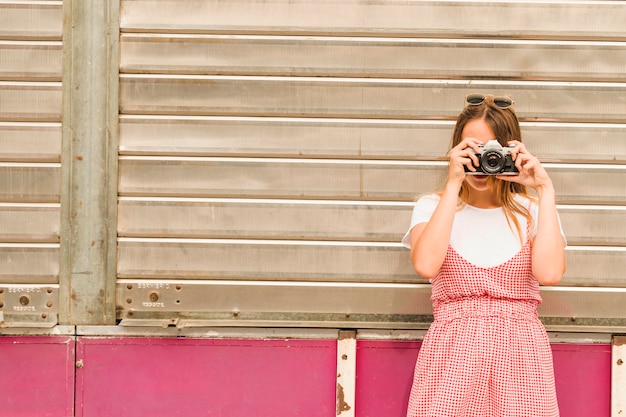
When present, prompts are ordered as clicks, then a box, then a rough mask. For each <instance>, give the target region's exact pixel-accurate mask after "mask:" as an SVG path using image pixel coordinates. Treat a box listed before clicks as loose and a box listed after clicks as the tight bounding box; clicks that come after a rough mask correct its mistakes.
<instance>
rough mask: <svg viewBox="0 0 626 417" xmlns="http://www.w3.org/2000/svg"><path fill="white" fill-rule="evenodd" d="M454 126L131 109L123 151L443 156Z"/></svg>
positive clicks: (125, 118)
mask: <svg viewBox="0 0 626 417" xmlns="http://www.w3.org/2000/svg"><path fill="white" fill-rule="evenodd" d="M453 126H454V125H453V122H451V121H424V120H358V119H316V118H273V117H213V116H198V117H194V116H133V115H125V116H122V117H120V154H121V155H141V154H146V155H238V156H245V155H248V156H254V155H264V156H314V157H330V158H336V157H349V158H371V157H382V158H394V159H412V158H415V157H421V158H438V157H442V156H443V155H444V154H445V153H446V152H447V149H448V145H449V142H450V136H451V132H452V129H453ZM625 129H626V128H625ZM625 142H626V141H625ZM625 154H626V152H625Z"/></svg>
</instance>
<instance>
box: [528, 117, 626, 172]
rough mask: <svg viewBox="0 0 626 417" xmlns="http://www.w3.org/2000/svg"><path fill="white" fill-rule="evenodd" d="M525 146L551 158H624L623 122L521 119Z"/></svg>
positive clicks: (574, 159) (624, 138)
mask: <svg viewBox="0 0 626 417" xmlns="http://www.w3.org/2000/svg"><path fill="white" fill-rule="evenodd" d="M521 126H522V135H523V139H524V142H526V144H527V147H528V149H529V150H530V151H531V152H533V153H534V154H536V155H537V156H538V157H540V158H541V159H543V160H551V161H568V160H573V161H598V162H608V163H615V162H623V161H626V124H624V123H616V124H606V123H550V122H547V123H533V122H526V123H524V122H522V123H521Z"/></svg>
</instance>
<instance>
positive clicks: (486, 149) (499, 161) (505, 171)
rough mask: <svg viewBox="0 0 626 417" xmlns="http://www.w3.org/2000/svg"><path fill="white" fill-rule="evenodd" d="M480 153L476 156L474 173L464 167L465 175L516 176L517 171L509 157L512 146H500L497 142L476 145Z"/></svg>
mask: <svg viewBox="0 0 626 417" xmlns="http://www.w3.org/2000/svg"><path fill="white" fill-rule="evenodd" d="M478 148H479V149H480V152H479V153H477V154H476V157H477V158H478V166H476V171H470V170H469V169H468V168H467V167H465V172H466V173H467V174H470V175H471V174H474V175H517V174H519V170H518V169H517V167H516V166H515V162H514V161H513V158H512V157H511V149H513V147H512V146H502V145H500V142H498V141H497V140H495V139H494V140H490V141H489V142H487V143H486V144H484V145H478Z"/></svg>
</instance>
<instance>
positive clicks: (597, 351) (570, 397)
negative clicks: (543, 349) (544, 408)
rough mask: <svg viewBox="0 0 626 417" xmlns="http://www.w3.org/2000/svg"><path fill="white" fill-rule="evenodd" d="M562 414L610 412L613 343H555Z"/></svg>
mask: <svg viewBox="0 0 626 417" xmlns="http://www.w3.org/2000/svg"><path fill="white" fill-rule="evenodd" d="M552 354H553V357H554V377H555V379H556V395H557V397H558V400H559V408H560V410H561V417H590V416H593V417H609V416H610V415H611V345H610V344H565V343H562V344H561V343H559V344H553V345H552Z"/></svg>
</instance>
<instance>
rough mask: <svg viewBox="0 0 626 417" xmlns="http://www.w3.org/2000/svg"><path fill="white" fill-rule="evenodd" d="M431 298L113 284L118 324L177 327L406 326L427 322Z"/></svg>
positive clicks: (305, 287) (410, 292)
mask: <svg viewBox="0 0 626 417" xmlns="http://www.w3.org/2000/svg"><path fill="white" fill-rule="evenodd" d="M429 297H430V286H429V285H425V284H412V285H411V284H364V283H324V282H310V283H309V282H265V281H262V282H259V281H173V280H125V279H122V280H118V285H117V303H118V315H119V318H121V319H122V320H123V322H122V325H124V324H127V323H126V321H128V322H130V323H132V324H135V325H137V324H140V322H137V321H136V320H139V321H141V320H146V319H147V321H149V322H152V323H155V322H157V321H164V323H163V324H165V325H167V324H176V325H179V326H180V327H187V326H194V325H198V324H200V325H205V326H211V325H213V326H220V325H227V326H238V325H266V326H269V325H279V326H284V325H288V326H290V327H294V326H295V327H300V326H316V325H317V326H321V327H333V326H334V327H337V326H340V325H341V324H343V325H344V326H349V327H369V326H371V325H374V326H376V327H378V326H381V325H382V326H389V325H390V323H393V325H394V326H395V325H400V326H402V325H404V326H402V327H405V326H407V325H408V326H415V325H416V322H418V321H419V322H421V323H426V320H428V317H420V315H430V314H431V313H432V308H431V305H430V299H429ZM187 319H192V320H193V321H194V322H195V324H194V323H193V322H187V323H184V321H186V320H187ZM179 320H180V321H179ZM202 320H210V323H201V321H202ZM199 321H200V322H199ZM238 322H240V323H241V324H238ZM350 324H352V325H350Z"/></svg>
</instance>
